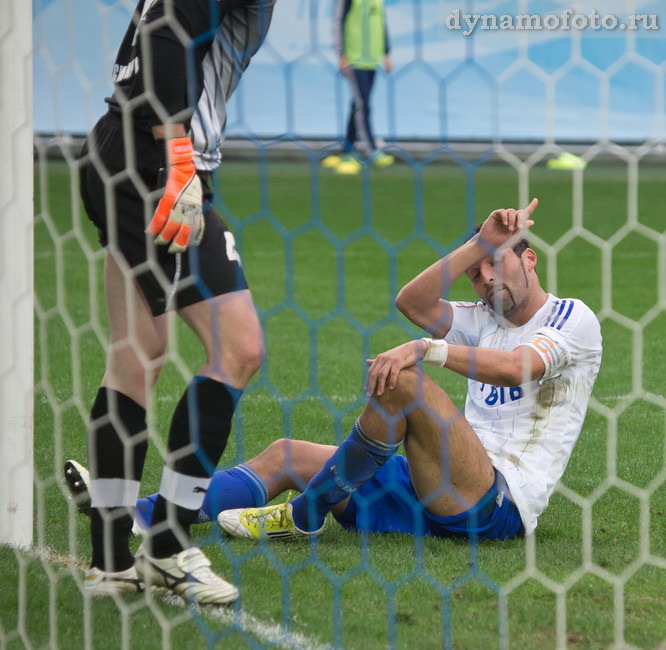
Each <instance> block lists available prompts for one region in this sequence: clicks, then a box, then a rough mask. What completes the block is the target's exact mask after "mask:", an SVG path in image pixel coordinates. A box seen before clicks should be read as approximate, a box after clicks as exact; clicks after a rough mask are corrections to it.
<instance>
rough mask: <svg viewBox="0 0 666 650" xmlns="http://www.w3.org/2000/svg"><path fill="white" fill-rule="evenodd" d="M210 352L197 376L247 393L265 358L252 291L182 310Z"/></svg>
mask: <svg viewBox="0 0 666 650" xmlns="http://www.w3.org/2000/svg"><path fill="white" fill-rule="evenodd" d="M178 314H179V315H180V316H181V317H182V318H183V320H184V321H185V322H186V323H187V324H188V325H189V326H190V327H191V328H192V330H193V331H194V332H195V333H196V335H197V336H198V337H199V339H200V340H201V343H202V344H203V346H204V348H205V350H206V362H205V364H204V365H203V366H202V367H201V368H200V369H199V372H198V373H197V374H199V375H201V376H205V377H210V378H211V379H215V380H216V381H221V382H224V383H226V384H229V385H231V386H234V387H235V388H239V389H241V390H242V389H244V388H245V387H246V386H247V384H248V383H249V381H250V379H252V376H253V375H254V373H255V372H257V370H258V369H259V366H260V365H261V361H262V359H263V355H264V348H263V336H262V332H261V324H260V323H259V317H258V316H257V312H256V310H255V308H254V304H253V302H252V294H251V293H250V292H249V291H248V290H243V291H234V292H233V293H227V294H224V295H221V296H217V297H215V298H211V299H210V300H206V301H205V302H200V303H196V304H194V305H190V306H188V307H185V308H183V309H181V310H179V312H178Z"/></svg>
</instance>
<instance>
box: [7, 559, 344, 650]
mask: <svg viewBox="0 0 666 650" xmlns="http://www.w3.org/2000/svg"><path fill="white" fill-rule="evenodd" d="M15 550H16V551H19V552H21V553H24V554H25V555H28V556H30V557H33V558H35V559H39V560H42V561H45V562H49V563H50V564H57V565H59V566H61V567H64V568H71V567H75V568H77V569H80V570H81V571H85V570H86V568H87V567H86V566H84V565H83V564H82V563H81V562H80V561H79V560H77V559H76V558H73V557H70V556H67V555H61V554H59V553H56V552H54V551H53V550H51V549H49V548H43V547H42V548H23V549H15ZM153 597H158V598H159V599H160V600H162V601H164V602H165V603H167V604H168V605H173V606H175V607H188V605H189V604H188V603H186V602H185V601H184V600H183V599H182V598H180V597H179V596H176V595H175V594H170V593H167V594H164V593H163V592H154V593H153ZM192 607H193V609H194V611H195V612H196V613H197V614H198V615H199V616H201V617H202V618H207V619H211V620H215V621H218V622H222V623H225V624H227V625H234V626H235V627H237V628H238V629H239V630H242V631H244V632H249V633H250V634H253V635H254V636H256V637H257V638H258V639H260V640H261V641H263V642H264V643H272V644H275V645H276V646H278V647H285V648H293V649H294V650H330V649H331V648H332V646H330V645H328V644H323V645H322V644H321V643H320V642H319V641H317V640H316V639H313V638H311V637H308V636H306V635H304V634H300V633H298V632H290V631H289V630H288V629H287V628H285V627H284V626H283V625H281V624H279V623H273V622H266V621H262V620H261V619H258V618H256V617H255V616H253V615H252V614H248V613H247V612H245V611H243V610H240V611H239V610H235V609H231V608H229V609H227V608H220V607H214V606H206V607H199V606H197V605H193V606H192Z"/></svg>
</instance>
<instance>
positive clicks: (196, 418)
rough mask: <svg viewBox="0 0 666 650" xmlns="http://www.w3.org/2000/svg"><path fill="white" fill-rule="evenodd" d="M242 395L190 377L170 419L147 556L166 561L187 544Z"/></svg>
mask: <svg viewBox="0 0 666 650" xmlns="http://www.w3.org/2000/svg"><path fill="white" fill-rule="evenodd" d="M241 395H242V391H241V390H239V389H237V388H233V387H232V386H228V385H227V384H223V383H221V382H218V381H215V380H213V379H210V378H208V377H194V378H193V379H192V381H191V382H190V385H189V386H188V387H187V390H186V391H185V394H184V395H183V396H182V397H181V399H180V401H179V402H178V405H177V406H176V410H175V411H174V414H173V419H172V421H171V428H170V430H169V445H168V457H167V465H166V466H165V468H164V473H163V474H162V482H161V484H160V495H159V497H158V498H157V501H156V503H155V510H154V511H153V519H152V527H151V530H150V540H149V549H150V550H149V552H150V553H151V554H152V555H153V556H154V557H158V558H161V557H169V556H171V555H174V554H175V553H179V552H180V551H182V550H183V549H184V548H187V547H188V546H189V538H190V526H191V525H192V524H193V523H194V522H195V520H196V518H197V516H198V513H199V510H200V508H201V505H202V503H203V500H204V497H205V496H206V491H207V490H208V486H209V485H210V480H211V476H212V475H213V473H214V472H215V468H216V467H217V464H218V462H219V460H220V458H221V457H222V453H223V452H224V448H225V447H226V445H227V439H228V438H229V432H230V431H231V419H232V417H233V414H234V411H235V409H236V404H237V403H238V400H239V399H240V396H241Z"/></svg>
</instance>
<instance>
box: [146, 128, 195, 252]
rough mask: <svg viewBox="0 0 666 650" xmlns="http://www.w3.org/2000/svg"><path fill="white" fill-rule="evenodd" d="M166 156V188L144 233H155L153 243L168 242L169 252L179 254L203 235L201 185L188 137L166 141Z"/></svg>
mask: <svg viewBox="0 0 666 650" xmlns="http://www.w3.org/2000/svg"><path fill="white" fill-rule="evenodd" d="M167 157H168V162H169V175H168V176H167V182H166V187H165V188H164V194H163V195H162V198H161V199H160V202H159V203H158V205H157V210H155V214H154V215H153V218H152V219H151V221H150V223H149V224H148V228H146V232H147V233H149V234H151V235H157V237H156V238H155V243H156V244H161V245H166V244H171V245H170V246H169V252H170V253H182V252H183V251H184V250H185V249H186V248H187V247H188V245H189V244H190V243H193V244H194V245H197V244H199V242H201V239H202V238H203V232H204V217H203V209H202V203H203V188H202V186H201V179H200V178H199V177H198V176H197V170H196V167H195V166H194V150H193V148H192V140H190V138H188V137H184V138H174V139H173V140H168V141H167Z"/></svg>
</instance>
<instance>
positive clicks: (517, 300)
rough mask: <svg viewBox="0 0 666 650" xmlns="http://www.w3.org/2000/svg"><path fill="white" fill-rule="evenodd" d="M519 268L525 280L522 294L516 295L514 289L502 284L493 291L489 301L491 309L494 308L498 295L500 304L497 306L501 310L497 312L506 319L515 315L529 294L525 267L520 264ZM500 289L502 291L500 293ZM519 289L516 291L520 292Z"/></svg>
mask: <svg viewBox="0 0 666 650" xmlns="http://www.w3.org/2000/svg"><path fill="white" fill-rule="evenodd" d="M521 270H522V272H523V278H524V280H525V288H524V293H523V295H522V296H520V295H518V296H517V295H516V292H515V291H512V290H511V289H510V288H509V287H507V286H506V285H505V284H503V285H501V287H500V288H499V289H498V290H496V291H495V293H494V295H493V299H492V301H491V304H492V306H493V309H495V305H497V299H498V297H499V298H500V301H499V303H500V304H499V305H498V306H499V307H500V310H501V311H500V312H499V314H500V315H501V316H502V317H503V318H506V319H507V320H511V317H512V316H513V315H515V314H516V313H517V312H518V311H519V310H520V309H521V308H522V307H523V306H524V305H525V303H526V302H527V299H528V296H529V287H530V281H529V278H528V276H527V272H526V271H525V268H524V267H523V266H522V265H521ZM502 291H503V292H504V293H501V292H502ZM520 291H521V289H519V290H518V293H520ZM521 298H522V299H521Z"/></svg>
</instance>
